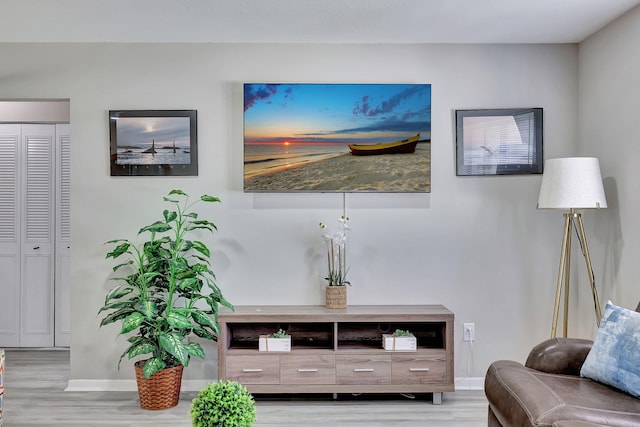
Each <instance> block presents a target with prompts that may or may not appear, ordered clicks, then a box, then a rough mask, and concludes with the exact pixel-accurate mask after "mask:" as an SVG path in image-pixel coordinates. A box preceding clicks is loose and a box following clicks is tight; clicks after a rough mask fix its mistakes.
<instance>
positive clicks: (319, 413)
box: [4, 350, 487, 427]
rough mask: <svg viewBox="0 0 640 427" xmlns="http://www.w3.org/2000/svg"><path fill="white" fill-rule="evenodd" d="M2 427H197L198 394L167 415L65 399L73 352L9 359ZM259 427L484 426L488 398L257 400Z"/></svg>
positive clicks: (116, 396) (84, 398) (126, 397)
mask: <svg viewBox="0 0 640 427" xmlns="http://www.w3.org/2000/svg"><path fill="white" fill-rule="evenodd" d="M6 353H7V354H6V370H5V376H6V378H5V401H4V427H27V426H29V427H35V426H38V427H72V426H98V427H152V426H153V427H169V426H171V427H191V421H190V419H189V406H190V404H191V399H193V398H194V397H195V394H196V393H195V392H185V393H182V395H181V397H180V404H179V405H178V406H177V407H175V408H172V409H168V410H165V411H146V410H143V409H140V406H139V402H138V396H137V393H136V392H65V391H64V388H65V387H66V385H67V380H68V376H69V352H68V351H57V350H56V351H49V350H29V351H25V350H8V351H7V352H6ZM256 407H257V421H256V423H255V424H254V426H255V427H261V426H269V427H277V426H312V427H313V426H368V427H376V426H378V427H381V426H385V427H388V426H400V427H414V426H415V427H418V426H420V427H423V426H437V427H454V426H455V427H484V426H486V425H487V421H486V418H487V401H486V398H485V397H484V393H483V392H482V391H458V392H455V393H445V394H444V396H443V399H442V405H432V404H431V396H430V395H429V394H425V395H417V396H415V398H414V399H409V398H406V397H403V396H397V395H389V396H378V395H361V396H351V395H347V396H343V395H339V396H338V399H337V400H333V398H332V395H320V396H313V398H309V397H305V398H302V397H293V398H292V397H283V398H274V397H271V396H264V395H259V396H256Z"/></svg>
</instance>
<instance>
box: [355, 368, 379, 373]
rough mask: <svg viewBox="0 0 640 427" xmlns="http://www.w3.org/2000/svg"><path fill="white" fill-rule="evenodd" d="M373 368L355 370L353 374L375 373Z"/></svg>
mask: <svg viewBox="0 0 640 427" xmlns="http://www.w3.org/2000/svg"><path fill="white" fill-rule="evenodd" d="M373 371H374V370H373V368H354V369H353V372H373Z"/></svg>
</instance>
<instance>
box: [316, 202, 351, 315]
mask: <svg viewBox="0 0 640 427" xmlns="http://www.w3.org/2000/svg"><path fill="white" fill-rule="evenodd" d="M347 221H349V218H348V217H346V216H344V215H343V216H341V217H340V219H339V220H338V223H339V230H338V231H336V232H334V233H329V232H327V231H325V229H326V228H327V226H326V225H325V224H323V223H320V229H321V230H322V237H324V239H325V241H326V243H327V267H328V275H327V277H325V280H326V281H327V286H326V287H325V305H326V306H327V308H346V307H347V288H346V285H349V286H351V283H350V282H349V281H347V272H348V271H349V269H348V268H347V266H346V242H347V230H349V226H348V225H347Z"/></svg>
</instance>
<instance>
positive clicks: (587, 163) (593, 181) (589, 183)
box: [538, 157, 607, 209]
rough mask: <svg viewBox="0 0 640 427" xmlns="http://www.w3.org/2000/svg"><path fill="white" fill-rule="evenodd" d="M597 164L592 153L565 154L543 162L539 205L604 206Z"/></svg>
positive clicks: (556, 207) (554, 207) (562, 207)
mask: <svg viewBox="0 0 640 427" xmlns="http://www.w3.org/2000/svg"><path fill="white" fill-rule="evenodd" d="M606 207H607V199H606V197H605V195H604V186H603V185H602V176H601V175H600V164H599V162H598V159H597V158H595V157H566V158H560V159H549V160H547V161H546V162H545V165H544V173H543V174H542V184H541V185H540V196H539V197H538V209H597V208H606Z"/></svg>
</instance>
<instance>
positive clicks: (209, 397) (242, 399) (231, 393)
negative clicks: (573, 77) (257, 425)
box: [189, 381, 256, 427]
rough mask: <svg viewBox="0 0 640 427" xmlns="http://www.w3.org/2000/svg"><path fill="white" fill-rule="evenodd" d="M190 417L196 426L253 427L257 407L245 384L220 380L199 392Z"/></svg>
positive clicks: (194, 426) (192, 403)
mask: <svg viewBox="0 0 640 427" xmlns="http://www.w3.org/2000/svg"><path fill="white" fill-rule="evenodd" d="M189 414H190V415H191V421H192V423H193V427H251V426H252V425H253V423H254V422H255V420H256V404H255V401H254V400H253V396H252V395H251V393H249V391H248V390H247V389H246V388H245V387H244V386H243V385H242V384H239V383H237V382H236V381H218V382H215V383H211V384H209V385H208V386H206V387H204V388H203V389H202V390H200V391H199V392H198V395H197V396H196V397H195V398H194V399H193V401H192V402H191V410H190V411H189Z"/></svg>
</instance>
